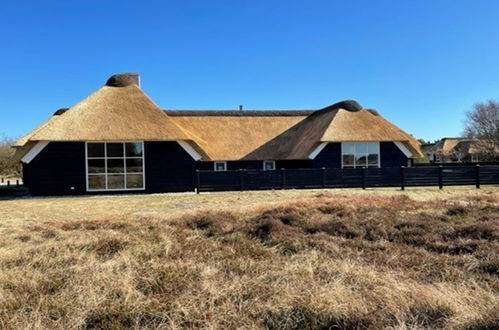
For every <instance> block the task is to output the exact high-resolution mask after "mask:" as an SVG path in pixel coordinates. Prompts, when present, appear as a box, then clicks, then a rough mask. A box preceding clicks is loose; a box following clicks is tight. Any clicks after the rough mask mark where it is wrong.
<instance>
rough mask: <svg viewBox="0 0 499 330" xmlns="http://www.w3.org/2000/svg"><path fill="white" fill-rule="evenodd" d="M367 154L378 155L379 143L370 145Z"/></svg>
mask: <svg viewBox="0 0 499 330" xmlns="http://www.w3.org/2000/svg"><path fill="white" fill-rule="evenodd" d="M367 152H368V153H370V154H377V153H378V144H377V143H368V145H367Z"/></svg>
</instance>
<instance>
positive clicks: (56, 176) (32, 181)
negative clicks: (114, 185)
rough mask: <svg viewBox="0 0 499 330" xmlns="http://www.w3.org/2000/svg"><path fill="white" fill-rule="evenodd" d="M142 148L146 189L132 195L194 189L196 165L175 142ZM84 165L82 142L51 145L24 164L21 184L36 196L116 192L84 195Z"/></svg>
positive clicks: (155, 143)
mask: <svg viewBox="0 0 499 330" xmlns="http://www.w3.org/2000/svg"><path fill="white" fill-rule="evenodd" d="M144 149H145V153H144V154H145V157H144V163H145V181H146V189H145V190H138V191H131V192H133V193H141V192H145V193H159V192H174V191H189V190H193V189H194V186H193V180H194V176H193V173H194V165H195V162H194V160H193V159H192V157H191V156H190V155H189V154H188V153H186V152H185V151H184V149H182V147H181V146H180V145H179V144H178V143H177V142H173V141H171V142H144ZM85 162H86V159H85V143H84V142H51V143H49V144H48V145H47V146H46V147H45V148H44V149H43V150H42V151H41V152H40V153H39V154H38V155H37V156H36V157H35V158H34V159H33V160H32V161H31V162H30V163H29V164H23V182H24V184H25V185H26V186H27V187H28V188H29V189H30V192H31V194H32V195H36V196H44V195H45V196H47V195H81V194H87V193H88V194H106V193H115V192H113V191H104V192H102V191H100V192H87V190H86V169H85ZM126 192H127V191H121V192H120V193H126Z"/></svg>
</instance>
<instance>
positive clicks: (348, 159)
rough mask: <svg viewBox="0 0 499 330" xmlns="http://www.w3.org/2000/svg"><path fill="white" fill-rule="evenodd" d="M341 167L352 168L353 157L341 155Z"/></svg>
mask: <svg viewBox="0 0 499 330" xmlns="http://www.w3.org/2000/svg"><path fill="white" fill-rule="evenodd" d="M343 166H353V155H343Z"/></svg>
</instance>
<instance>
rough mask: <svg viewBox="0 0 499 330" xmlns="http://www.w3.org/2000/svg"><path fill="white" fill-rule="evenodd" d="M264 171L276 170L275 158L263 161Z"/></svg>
mask: <svg viewBox="0 0 499 330" xmlns="http://www.w3.org/2000/svg"><path fill="white" fill-rule="evenodd" d="M263 170H264V171H274V170H275V160H264V161H263Z"/></svg>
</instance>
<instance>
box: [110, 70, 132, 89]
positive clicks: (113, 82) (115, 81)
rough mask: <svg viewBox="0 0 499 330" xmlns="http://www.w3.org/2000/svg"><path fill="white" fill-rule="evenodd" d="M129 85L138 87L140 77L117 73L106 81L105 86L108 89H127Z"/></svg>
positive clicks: (128, 73)
mask: <svg viewBox="0 0 499 330" xmlns="http://www.w3.org/2000/svg"><path fill="white" fill-rule="evenodd" d="M130 85H137V86H139V87H140V75H139V74H138V73H130V72H127V73H117V74H114V75H112V76H111V77H109V79H108V80H107V81H106V86H109V87H127V86H130Z"/></svg>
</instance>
